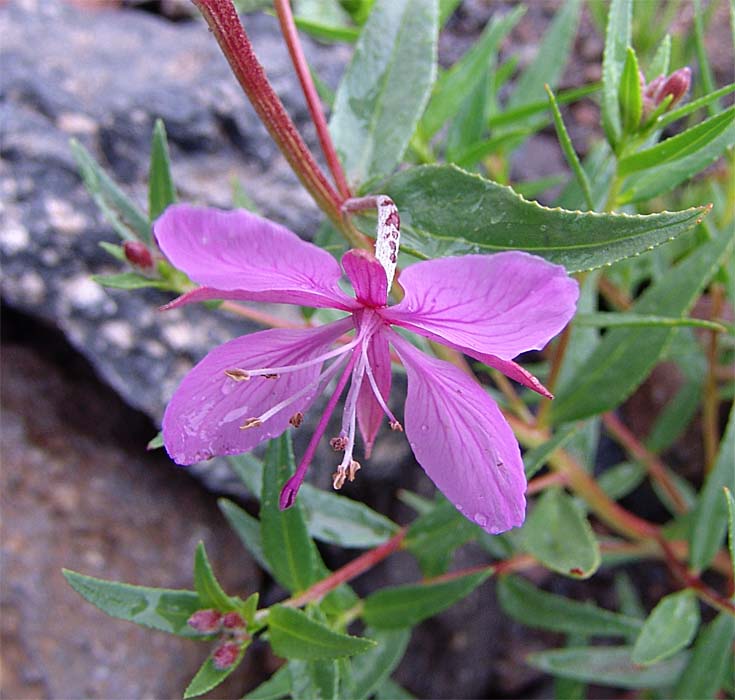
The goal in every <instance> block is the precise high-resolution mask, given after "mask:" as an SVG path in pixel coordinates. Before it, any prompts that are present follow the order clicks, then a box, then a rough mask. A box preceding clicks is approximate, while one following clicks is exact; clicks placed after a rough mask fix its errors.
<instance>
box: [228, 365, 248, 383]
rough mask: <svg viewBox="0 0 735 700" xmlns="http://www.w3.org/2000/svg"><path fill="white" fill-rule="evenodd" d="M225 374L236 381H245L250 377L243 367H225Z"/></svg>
mask: <svg viewBox="0 0 735 700" xmlns="http://www.w3.org/2000/svg"><path fill="white" fill-rule="evenodd" d="M225 374H226V375H227V376H228V377H229V378H230V379H234V380H235V381H236V382H246V381H247V380H248V379H250V373H249V372H246V371H245V370H244V369H237V368H235V369H226V370H225Z"/></svg>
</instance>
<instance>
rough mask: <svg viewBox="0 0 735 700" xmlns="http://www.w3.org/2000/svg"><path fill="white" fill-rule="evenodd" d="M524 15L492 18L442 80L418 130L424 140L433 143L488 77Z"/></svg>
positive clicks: (519, 11)
mask: <svg viewBox="0 0 735 700" xmlns="http://www.w3.org/2000/svg"><path fill="white" fill-rule="evenodd" d="M524 13H525V9H524V8H522V7H517V8H515V9H514V10H513V11H512V12H510V13H508V14H507V15H504V16H502V17H500V18H497V17H493V18H492V19H491V20H490V22H488V24H487V26H486V27H485V29H484V31H483V33H482V35H481V36H480V38H479V39H478V40H477V42H476V43H475V44H474V45H473V46H472V48H471V49H469V51H467V53H466V54H465V55H464V56H463V57H462V58H461V59H460V60H459V61H457V62H456V63H455V64H454V65H453V66H452V67H451V68H450V69H449V70H447V71H445V72H443V73H442V74H441V75H440V76H439V78H438V79H437V81H436V84H435V85H434V89H433V91H432V95H431V100H430V101H429V104H428V106H427V107H426V112H424V115H423V117H422V118H421V122H420V127H419V129H420V133H421V136H422V137H423V138H424V139H426V140H427V141H428V140H429V139H431V137H432V136H434V134H436V133H437V132H438V131H439V129H441V128H442V126H443V125H444V123H445V122H446V121H448V120H449V119H451V118H452V117H453V116H454V115H455V114H457V112H459V110H460V107H461V106H462V104H463V103H464V101H465V99H466V97H467V95H468V94H470V92H471V91H472V90H474V88H475V87H476V86H477V85H478V84H479V83H480V82H481V81H482V80H483V79H484V78H486V77H487V75H488V71H489V68H490V64H491V61H493V59H494V58H495V56H496V55H497V53H498V48H499V46H500V42H501V41H503V39H504V38H505V37H506V36H507V35H508V33H509V32H510V31H511V30H512V29H513V27H514V26H515V25H516V24H517V23H518V20H520V18H521V17H522V16H523V14H524Z"/></svg>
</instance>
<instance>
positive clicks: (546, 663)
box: [526, 647, 687, 688]
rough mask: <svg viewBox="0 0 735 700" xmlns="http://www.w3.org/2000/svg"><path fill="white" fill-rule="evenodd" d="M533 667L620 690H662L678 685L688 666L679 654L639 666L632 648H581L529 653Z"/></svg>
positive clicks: (529, 661) (683, 656)
mask: <svg viewBox="0 0 735 700" xmlns="http://www.w3.org/2000/svg"><path fill="white" fill-rule="evenodd" d="M526 661H527V663H528V664H529V665H531V666H533V667H534V668H537V669H539V670H541V671H545V672H546V673H551V674H553V675H555V676H562V677H563V678H576V679H577V680H580V681H585V682H587V683H594V684H595V685H609V686H613V687H619V688H662V687H666V686H670V685H671V684H672V683H674V682H675V681H676V679H677V677H678V676H679V674H680V673H681V671H682V669H683V668H684V666H685V665H686V662H687V655H686V654H679V655H678V656H675V657H673V658H671V659H668V660H666V661H663V662H662V663H659V664H655V665H654V666H639V665H638V664H636V663H634V662H633V660H632V659H631V649H630V647H578V648H567V649H555V650H552V651H542V652H538V653H536V654H529V655H528V656H527V657H526Z"/></svg>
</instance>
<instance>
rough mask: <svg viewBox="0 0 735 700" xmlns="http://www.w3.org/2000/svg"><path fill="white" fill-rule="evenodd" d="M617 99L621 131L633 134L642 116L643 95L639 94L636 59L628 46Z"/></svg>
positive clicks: (639, 82)
mask: <svg viewBox="0 0 735 700" xmlns="http://www.w3.org/2000/svg"><path fill="white" fill-rule="evenodd" d="M618 99H619V101H620V113H621V116H622V126H623V130H624V131H626V132H627V133H628V134H635V133H636V132H637V131H638V127H639V126H640V123H641V115H642V114H643V95H642V93H641V80H640V77H639V69H638V58H637V57H636V55H635V51H633V49H632V48H631V47H630V46H629V47H628V49H627V51H626V54H625V64H624V65H623V74H622V75H621V77H620V92H619V93H618Z"/></svg>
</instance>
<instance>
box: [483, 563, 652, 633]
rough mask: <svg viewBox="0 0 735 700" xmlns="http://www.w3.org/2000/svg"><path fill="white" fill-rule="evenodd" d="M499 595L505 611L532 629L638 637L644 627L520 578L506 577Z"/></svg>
mask: <svg viewBox="0 0 735 700" xmlns="http://www.w3.org/2000/svg"><path fill="white" fill-rule="evenodd" d="M497 591H498V600H499V602H500V606H501V607H502V608H503V611H504V612H505V613H506V614H507V615H510V616H511V617H512V618H513V619H514V620H517V621H518V622H521V623H522V624H524V625H526V626H528V627H537V628H540V629H546V630H552V631H553V632H565V633H567V634H582V635H595V634H599V635H604V636H613V635H621V636H628V635H629V634H631V633H637V632H638V631H639V630H640V629H641V626H642V624H643V623H642V622H641V620H637V619H635V618H633V617H628V616H627V615H621V614H620V613H615V612H612V611H610V610H604V609H603V608H599V607H597V606H596V605H594V604H593V603H580V602H577V601H575V600H571V599H569V598H565V597H564V596H560V595H555V594H553V593H547V592H545V591H542V590H540V589H538V588H536V587H535V586H534V585H533V584H532V583H530V582H528V581H526V579H523V578H521V577H520V576H502V577H501V578H500V580H499V581H498V588H497Z"/></svg>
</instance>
